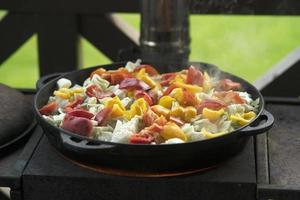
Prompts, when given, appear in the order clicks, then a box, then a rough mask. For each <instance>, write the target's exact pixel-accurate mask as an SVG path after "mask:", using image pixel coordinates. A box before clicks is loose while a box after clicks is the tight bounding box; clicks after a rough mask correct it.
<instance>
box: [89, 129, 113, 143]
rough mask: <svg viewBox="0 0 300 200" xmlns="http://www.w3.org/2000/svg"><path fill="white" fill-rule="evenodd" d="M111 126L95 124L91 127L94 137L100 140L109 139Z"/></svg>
mask: <svg viewBox="0 0 300 200" xmlns="http://www.w3.org/2000/svg"><path fill="white" fill-rule="evenodd" d="M112 132H113V128H112V127H110V126H96V127H94V128H93V135H94V138H95V139H98V140H102V141H111V138H112Z"/></svg>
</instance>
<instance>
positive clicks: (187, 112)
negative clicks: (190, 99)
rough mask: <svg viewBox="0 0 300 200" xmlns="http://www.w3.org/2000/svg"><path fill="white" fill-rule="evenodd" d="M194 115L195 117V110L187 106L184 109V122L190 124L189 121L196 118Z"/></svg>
mask: <svg viewBox="0 0 300 200" xmlns="http://www.w3.org/2000/svg"><path fill="white" fill-rule="evenodd" d="M196 115H197V110H196V108H194V107H192V106H188V107H186V108H184V120H185V121H186V122H190V121H191V119H193V118H194V117H196Z"/></svg>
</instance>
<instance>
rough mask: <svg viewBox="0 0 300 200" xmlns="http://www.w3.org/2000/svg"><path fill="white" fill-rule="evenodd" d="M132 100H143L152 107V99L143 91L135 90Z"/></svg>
mask: <svg viewBox="0 0 300 200" xmlns="http://www.w3.org/2000/svg"><path fill="white" fill-rule="evenodd" d="M134 98H135V99H139V98H144V99H145V101H146V102H147V103H148V104H149V106H152V105H153V101H152V98H151V97H150V96H149V95H148V93H147V92H145V91H143V90H136V91H135V92H134Z"/></svg>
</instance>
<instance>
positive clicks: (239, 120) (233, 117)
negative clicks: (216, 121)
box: [230, 114, 250, 126]
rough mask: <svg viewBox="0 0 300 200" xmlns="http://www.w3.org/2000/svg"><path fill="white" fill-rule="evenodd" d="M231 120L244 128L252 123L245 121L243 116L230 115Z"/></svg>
mask: <svg viewBox="0 0 300 200" xmlns="http://www.w3.org/2000/svg"><path fill="white" fill-rule="evenodd" d="M230 120H231V121H232V122H233V123H236V124H239V125H241V126H244V125H246V124H248V123H249V122H250V120H247V119H244V118H243V117H242V116H241V115H239V114H236V115H230Z"/></svg>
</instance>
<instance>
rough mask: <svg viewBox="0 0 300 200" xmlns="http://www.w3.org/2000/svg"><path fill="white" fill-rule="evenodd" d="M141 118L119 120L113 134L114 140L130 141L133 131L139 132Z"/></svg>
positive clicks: (112, 139)
mask: <svg viewBox="0 0 300 200" xmlns="http://www.w3.org/2000/svg"><path fill="white" fill-rule="evenodd" d="M138 129H139V118H138V117H134V118H132V119H131V120H130V121H128V122H122V121H120V120H118V121H117V124H116V126H115V129H114V131H113V135H112V138H111V141H112V142H120V143H128V142H129V138H130V136H131V135H132V134H133V133H138Z"/></svg>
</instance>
